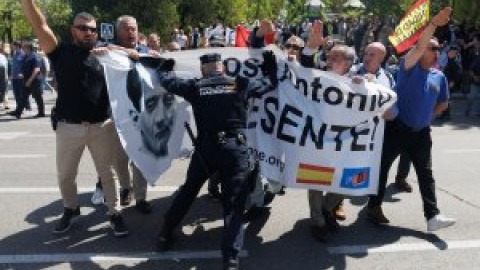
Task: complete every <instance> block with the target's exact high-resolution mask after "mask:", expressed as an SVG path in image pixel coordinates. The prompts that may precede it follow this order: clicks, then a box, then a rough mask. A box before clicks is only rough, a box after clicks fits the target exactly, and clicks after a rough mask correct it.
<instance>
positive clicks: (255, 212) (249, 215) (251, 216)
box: [243, 206, 265, 222]
mask: <svg viewBox="0 0 480 270" xmlns="http://www.w3.org/2000/svg"><path fill="white" fill-rule="evenodd" d="M263 210H265V208H264V207H258V206H252V207H250V208H249V209H248V210H247V212H245V214H243V219H244V220H245V222H250V221H252V220H255V219H257V218H259V217H261V216H262V214H263Z"/></svg>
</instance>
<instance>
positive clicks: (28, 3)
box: [20, 0, 58, 54]
mask: <svg viewBox="0 0 480 270" xmlns="http://www.w3.org/2000/svg"><path fill="white" fill-rule="evenodd" d="M34 1H35V0H20V4H21V5H22V9H23V12H24V14H25V17H26V18H27V21H28V22H29V23H30V25H31V26H32V28H33V32H35V35H36V36H37V38H38V41H39V42H40V45H41V46H42V49H43V51H44V52H45V53H46V54H49V53H51V52H53V50H55V48H56V47H57V46H58V40H57V38H56V37H55V34H54V33H53V31H52V29H50V27H49V26H48V24H47V20H46V19H45V16H43V15H42V12H41V11H40V9H39V8H38V6H36V5H35V3H34Z"/></svg>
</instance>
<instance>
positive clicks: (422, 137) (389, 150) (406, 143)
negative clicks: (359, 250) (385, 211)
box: [368, 119, 440, 220]
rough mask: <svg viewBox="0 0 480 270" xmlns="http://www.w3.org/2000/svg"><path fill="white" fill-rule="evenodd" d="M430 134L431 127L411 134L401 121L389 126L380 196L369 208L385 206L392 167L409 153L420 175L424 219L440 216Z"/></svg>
mask: <svg viewBox="0 0 480 270" xmlns="http://www.w3.org/2000/svg"><path fill="white" fill-rule="evenodd" d="M430 132H431V130H430V127H426V128H423V129H421V130H412V129H411V128H409V127H407V126H406V125H405V124H403V123H402V122H401V121H400V120H398V119H396V120H393V121H388V122H387V125H386V129H385V137H384V141H383V151H382V160H381V163H380V179H379V181H380V182H379V187H378V194H377V195H372V196H370V198H369V201H368V207H369V208H371V207H375V206H381V205H382V201H383V197H384V195H385V188H386V185H387V179H388V172H389V170H390V167H391V166H392V163H393V162H394V161H395V159H396V158H397V157H398V156H399V155H400V154H402V153H406V154H407V155H408V157H409V158H410V160H411V161H412V164H413V167H414V168H415V172H416V173H417V178H418V185H419V187H420V194H421V196H422V201H423V211H424V215H425V218H426V219H427V220H429V219H431V218H432V217H434V216H435V215H437V214H438V213H440V211H439V210H438V208H437V199H436V195H435V180H434V179H433V173H432V137H431V134H430Z"/></svg>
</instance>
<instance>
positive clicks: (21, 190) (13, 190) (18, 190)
mask: <svg viewBox="0 0 480 270" xmlns="http://www.w3.org/2000/svg"><path fill="white" fill-rule="evenodd" d="M178 188H179V187H178V186H155V187H149V188H148V191H149V192H174V191H176V190H177V189H178ZM94 190H95V187H94V186H92V187H79V188H78V191H79V192H82V193H83V192H93V191H94ZM58 192H59V189H58V187H4V188H0V194H26V193H42V194H45V193H58Z"/></svg>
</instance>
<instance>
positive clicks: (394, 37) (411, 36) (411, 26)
mask: <svg viewBox="0 0 480 270" xmlns="http://www.w3.org/2000/svg"><path fill="white" fill-rule="evenodd" d="M429 21H430V0H418V1H417V2H415V4H413V6H412V7H411V8H410V9H409V10H408V11H407V13H406V14H405V16H404V17H403V18H402V20H401V21H400V23H399V24H398V26H397V27H396V28H395V31H394V32H393V33H392V34H390V36H389V38H388V39H389V40H390V42H391V43H392V44H393V46H394V47H395V49H396V51H397V53H402V52H404V51H406V50H408V49H410V48H411V47H412V46H413V45H414V44H415V43H416V42H417V40H418V39H419V38H420V36H421V35H422V33H423V30H425V27H427V25H428V23H429Z"/></svg>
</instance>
